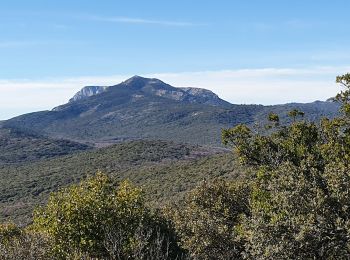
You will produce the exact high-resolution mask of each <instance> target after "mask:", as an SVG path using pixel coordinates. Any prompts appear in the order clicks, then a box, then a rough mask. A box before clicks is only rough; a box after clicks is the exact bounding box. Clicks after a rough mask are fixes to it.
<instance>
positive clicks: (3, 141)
mask: <svg viewBox="0 0 350 260" xmlns="http://www.w3.org/2000/svg"><path fill="white" fill-rule="evenodd" d="M88 149H91V147H90V146H88V145H85V144H81V143H77V142H73V141H69V140H56V139H50V138H47V137H44V136H41V135H38V134H36V133H33V132H29V131H24V130H19V129H15V128H0V165H2V164H18V163H20V164H23V163H28V162H33V161H38V160H42V159H48V158H53V157H58V156H62V155H67V154H72V153H76V152H79V151H85V150H88Z"/></svg>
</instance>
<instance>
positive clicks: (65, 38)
mask: <svg viewBox="0 0 350 260" xmlns="http://www.w3.org/2000/svg"><path fill="white" fill-rule="evenodd" d="M0 6H1V8H0V57H1V62H0V91H1V93H2V94H1V96H0V119H5V118H9V117H11V116H14V115H17V114H21V113H25V112H31V111H36V110H41V109H50V108H52V107H54V106H56V105H59V104H61V103H63V102H65V101H66V100H67V99H69V97H70V95H72V94H74V92H76V91H77V90H79V89H80V88H81V87H82V86H83V85H97V84H100V85H111V84H116V83H118V82H119V81H121V80H123V79H124V78H125V77H129V76H132V75H134V74H138V75H144V76H158V77H159V78H160V79H163V80H164V81H167V82H169V83H171V84H174V85H175V86H184V85H185V86H193V87H206V88H209V89H211V90H213V91H215V92H217V93H218V94H219V95H220V96H221V97H222V98H225V99H227V100H228V101H231V102H234V103H263V104H275V103H283V102H290V101H300V102H307V101H311V100H315V99H324V98H327V97H328V96H329V95H331V94H332V93H333V92H334V93H335V92H336V91H337V89H336V87H335V86H334V78H335V76H336V75H337V74H340V73H345V72H347V71H348V68H349V67H350V64H349V60H350V47H349V46H350V27H349V22H348V10H349V9H350V2H349V1H345V0H343V1H341V0H333V1H325V0H317V1H316V0H315V1H311V0H310V1H306V0H304V1H301V0H299V1H298V0H294V1H281V0H279V1H277V0H275V1H273V0H264V1H261V0H259V1H258V0H256V1H252V0H251V1H249V0H246V1H238V0H237V1H235V0H230V1H229V0H226V1H225V0H223V1H220V0H217V1H209V0H208V1H205V0H202V1H199V0H198V1H197V0H192V1H191V0H177V1H152V0H149V1H132V0H129V1H117V0H114V1H109V0H103V1H98V0H95V1H87V0H84V1H82V0H74V1H72V0H70V1H67V0H60V1H56V0H52V1H47V0H45V1H44V0H41V1H40V0H31V1H27V0H22V1H19V0H11V1H10V0H3V1H1V4H0ZM315 91H316V92H315Z"/></svg>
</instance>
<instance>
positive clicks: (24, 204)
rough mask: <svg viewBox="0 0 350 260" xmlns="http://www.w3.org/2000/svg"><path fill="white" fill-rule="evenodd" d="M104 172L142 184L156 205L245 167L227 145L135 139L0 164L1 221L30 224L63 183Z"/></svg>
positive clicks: (231, 174)
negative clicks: (39, 207)
mask: <svg viewBox="0 0 350 260" xmlns="http://www.w3.org/2000/svg"><path fill="white" fill-rule="evenodd" d="M98 170H101V171H103V172H105V173H108V174H112V175H113V176H115V177H116V178H117V179H119V180H122V179H130V180H131V181H132V182H134V183H136V184H138V185H141V186H142V187H143V189H144V191H145V194H146V197H147V199H148V201H149V203H151V204H152V205H157V204H164V203H166V202H167V201H171V200H174V199H179V198H181V196H183V194H184V193H185V192H187V191H188V190H190V189H192V188H193V187H194V186H195V185H196V184H197V183H198V182H199V181H202V180H203V179H207V178H212V177H214V176H222V177H227V178H236V177H237V176H238V175H239V172H240V168H239V167H237V165H235V163H234V160H233V159H232V154H231V153H227V151H225V150H222V149H214V150H213V148H205V147H201V146H195V145H185V144H176V143H172V142H164V141H133V142H127V143H122V144H117V145H114V146H110V147H106V148H102V149H98V150H93V151H88V152H83V153H77V154H73V155H67V156H62V157H59V158H55V159H49V160H45V161H39V162H33V163H29V164H26V165H22V166H18V165H13V166H1V165H0V222H1V221H4V220H9V219H13V220H15V221H16V222H17V223H22V224H23V223H27V221H28V219H29V217H30V214H31V212H32V210H33V208H34V206H35V205H37V204H42V203H45V202H46V200H47V198H48V195H49V193H50V192H52V191H56V190H57V189H59V188H60V187H64V186H67V185H70V184H72V183H76V182H78V181H79V180H81V179H82V178H84V177H86V176H87V175H91V174H95V173H96V172H97V171H98Z"/></svg>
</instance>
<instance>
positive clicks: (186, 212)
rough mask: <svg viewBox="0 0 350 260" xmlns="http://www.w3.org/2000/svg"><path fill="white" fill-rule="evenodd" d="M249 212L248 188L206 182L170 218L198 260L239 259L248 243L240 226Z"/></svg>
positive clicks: (192, 254) (183, 241) (170, 214)
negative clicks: (245, 244)
mask: <svg viewBox="0 0 350 260" xmlns="http://www.w3.org/2000/svg"><path fill="white" fill-rule="evenodd" d="M249 211H250V209H249V187H248V186H247V185H245V184H244V183H228V182H225V181H223V180H215V181H213V182H203V183H202V184H201V185H200V186H199V187H197V188H196V189H194V190H193V191H192V192H190V193H189V194H188V195H187V196H186V198H185V200H184V201H183V202H182V203H179V204H178V206H177V207H176V208H174V209H168V212H167V215H168V216H169V218H171V219H172V221H173V223H174V224H175V227H176V230H177V232H178V234H179V236H180V237H181V242H182V246H183V247H184V248H186V249H187V250H188V251H189V252H190V254H191V256H192V257H194V258H195V259H238V258H241V253H242V251H243V250H244V242H245V241H244V239H243V238H242V236H241V234H240V232H241V231H240V226H239V223H240V219H241V218H242V216H249V215H250V212H249Z"/></svg>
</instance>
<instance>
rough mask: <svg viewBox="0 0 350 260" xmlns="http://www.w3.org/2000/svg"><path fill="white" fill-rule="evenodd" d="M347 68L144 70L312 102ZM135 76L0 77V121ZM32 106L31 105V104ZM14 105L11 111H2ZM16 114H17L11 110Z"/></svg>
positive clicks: (246, 94)
mask: <svg viewBox="0 0 350 260" xmlns="http://www.w3.org/2000/svg"><path fill="white" fill-rule="evenodd" d="M349 69H350V68H348V67H315V68H302V69H295V68H282V69H279V68H263V69H242V70H223V71H202V72H183V73H159V74H145V75H141V76H144V77H151V78H159V79H161V80H163V81H164V82H167V83H169V84H171V85H173V86H175V87H200V88H206V89H210V90H212V91H213V92H215V93H216V94H218V95H219V96H220V97H221V98H223V99H225V100H227V101H229V102H231V103H236V104H264V105H270V104H281V103H288V102H312V101H315V100H326V99H327V98H329V97H331V96H334V95H335V94H336V93H337V92H338V91H339V90H340V87H339V86H337V85H336V84H335V83H334V81H335V77H336V75H339V74H342V73H346V72H347V71H349ZM131 76H133V75H111V76H107V77H106V76H103V77H98V76H97V77H76V78H67V79H46V80H38V81H34V80H0V91H1V93H2V94H1V96H0V111H5V112H4V114H1V115H0V119H7V118H10V117H12V116H14V115H18V114H22V113H28V112H32V111H37V110H46V109H51V108H52V107H54V106H57V105H60V104H63V103H66V102H67V101H68V100H69V98H70V97H72V96H73V95H74V94H75V93H76V92H77V91H79V90H80V89H81V88H82V87H84V86H87V85H100V86H111V85H115V84H118V83H120V82H122V81H123V80H125V79H127V78H129V77H131ZM33 104H35V105H33ZM11 109H13V110H12V111H15V112H13V113H12V114H8V113H6V111H10V110H11ZM14 113H15V114H14Z"/></svg>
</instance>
